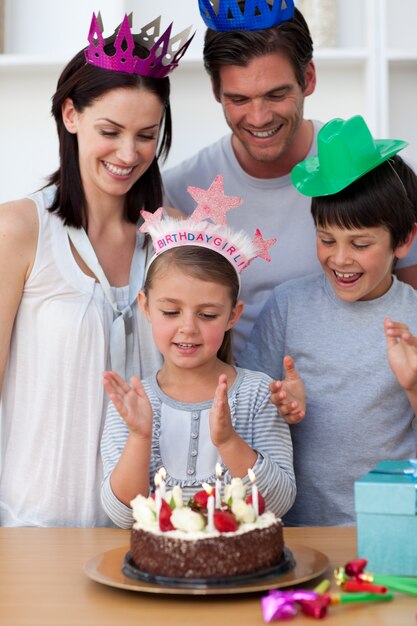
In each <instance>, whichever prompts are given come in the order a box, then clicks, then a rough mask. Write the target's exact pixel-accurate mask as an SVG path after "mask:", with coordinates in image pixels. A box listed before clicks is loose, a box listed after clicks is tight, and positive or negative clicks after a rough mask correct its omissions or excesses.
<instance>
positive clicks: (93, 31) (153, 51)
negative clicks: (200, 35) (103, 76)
mask: <svg viewBox="0 0 417 626" xmlns="http://www.w3.org/2000/svg"><path fill="white" fill-rule="evenodd" d="M160 24H161V16H159V17H157V18H156V19H154V20H153V21H152V22H149V24H146V26H144V27H143V28H142V29H141V30H140V31H139V33H136V34H132V31H131V26H132V14H130V15H129V16H128V15H125V17H124V19H123V22H122V23H121V24H120V25H119V26H118V27H117V28H116V30H115V32H116V31H118V32H117V36H116V38H115V40H114V43H113V46H114V49H115V52H114V54H111V55H109V54H107V53H106V52H105V50H104V47H105V45H106V44H107V43H109V38H107V39H104V37H103V24H102V22H101V16H100V13H99V14H98V16H97V17H96V15H95V13H93V17H92V19H91V25H90V32H89V34H88V41H89V43H90V45H89V47H88V48H87V49H86V50H85V58H86V61H87V63H90V64H91V65H95V66H96V67H102V68H104V69H106V70H111V71H113V72H125V73H127V74H140V75H141V76H149V77H151V78H164V77H165V76H167V74H169V73H170V72H172V70H174V69H175V68H176V67H177V66H178V63H179V62H180V59H181V58H182V56H183V55H184V54H185V51H186V50H187V48H188V46H189V45H190V43H191V41H192V39H193V37H194V34H195V33H194V34H193V35H192V36H191V37H190V38H189V39H188V40H187V37H188V35H189V33H190V30H191V26H190V27H189V28H186V29H185V30H183V31H182V32H181V33H179V34H178V35H175V37H173V38H172V39H170V36H171V30H172V22H171V24H170V25H169V26H168V28H167V29H166V31H165V32H164V33H163V35H162V36H161V37H160V36H159V34H160ZM135 43H136V44H140V45H141V46H143V47H144V48H145V49H146V50H148V52H149V54H148V56H147V57H146V58H145V59H141V58H140V57H138V56H136V55H134V54H133V51H134V49H135ZM176 48H178V49H177V51H176V52H174V49H176Z"/></svg>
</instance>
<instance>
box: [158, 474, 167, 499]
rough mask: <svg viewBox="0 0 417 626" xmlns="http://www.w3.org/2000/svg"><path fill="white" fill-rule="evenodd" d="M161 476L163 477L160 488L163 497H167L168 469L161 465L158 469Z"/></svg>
mask: <svg viewBox="0 0 417 626" xmlns="http://www.w3.org/2000/svg"><path fill="white" fill-rule="evenodd" d="M158 474H159V477H160V479H161V483H160V487H159V488H160V490H161V498H165V491H166V484H165V478H166V477H167V471H166V469H165V467H161V468H160V469H159V471H158Z"/></svg>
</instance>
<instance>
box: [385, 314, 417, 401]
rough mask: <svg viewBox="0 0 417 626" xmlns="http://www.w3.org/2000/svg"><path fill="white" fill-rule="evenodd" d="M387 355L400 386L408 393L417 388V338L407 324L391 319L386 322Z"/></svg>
mask: <svg viewBox="0 0 417 626" xmlns="http://www.w3.org/2000/svg"><path fill="white" fill-rule="evenodd" d="M384 331H385V336H386V339H387V355H388V362H389V364H390V367H391V369H392V371H393V373H394V374H395V376H396V378H397V380H398V382H399V384H400V385H401V387H403V389H405V390H406V391H416V388H417V337H414V335H412V334H411V332H410V331H409V329H408V326H407V324H403V323H401V322H395V321H393V320H392V319H391V318H390V317H387V318H386V319H385V321H384Z"/></svg>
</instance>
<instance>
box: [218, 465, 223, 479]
mask: <svg viewBox="0 0 417 626" xmlns="http://www.w3.org/2000/svg"><path fill="white" fill-rule="evenodd" d="M222 473H223V472H222V466H221V465H220V463H216V476H217V478H220V477H221V475H222Z"/></svg>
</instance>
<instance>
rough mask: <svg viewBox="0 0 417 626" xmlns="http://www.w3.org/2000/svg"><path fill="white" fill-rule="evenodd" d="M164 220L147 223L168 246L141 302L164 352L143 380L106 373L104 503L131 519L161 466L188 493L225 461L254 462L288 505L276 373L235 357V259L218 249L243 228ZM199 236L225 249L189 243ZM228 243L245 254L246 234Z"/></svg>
mask: <svg viewBox="0 0 417 626" xmlns="http://www.w3.org/2000/svg"><path fill="white" fill-rule="evenodd" d="M160 226H161V227H160V230H159V231H157V232H155V230H154V231H153V232H152V230H153V228H152V226H149V227H148V226H147V228H148V230H149V231H150V232H151V234H152V235H153V241H154V245H155V246H156V249H158V248H159V250H160V249H161V246H165V245H166V247H165V248H164V251H163V252H162V253H159V254H158V255H157V256H156V258H155V259H154V260H153V261H152V262H151V264H150V266H149V269H148V271H147V275H146V279H145V285H144V289H143V291H142V292H141V293H140V294H139V302H140V306H141V309H142V311H143V313H144V315H145V316H146V317H147V319H148V320H149V321H150V323H151V326H152V332H153V338H154V341H155V344H156V346H157V347H158V349H159V350H160V352H161V354H162V355H163V359H164V362H163V365H162V367H161V369H160V370H159V371H158V373H157V374H156V375H154V376H151V377H149V378H147V379H145V380H144V381H142V382H140V380H139V378H138V377H136V376H134V377H132V379H131V385H129V384H128V383H127V382H125V381H124V380H123V379H122V378H121V377H120V376H118V375H117V374H116V373H114V372H106V373H105V375H104V386H105V388H106V391H107V392H108V394H109V396H110V398H111V400H112V402H113V404H114V406H113V407H112V406H111V405H110V408H109V412H108V415H107V419H106V424H105V429H104V434H103V442H102V455H103V461H104V474H105V478H104V483H103V487H102V502H103V505H104V508H105V510H106V512H107V514H108V515H109V516H110V517H111V518H112V520H113V521H114V522H115V523H116V524H118V525H119V526H122V527H125V528H128V527H130V526H131V525H132V522H133V518H132V513H131V509H130V507H129V503H130V501H131V500H132V499H133V498H134V497H135V496H136V495H138V494H142V495H146V496H147V495H148V494H149V490H150V486H152V485H153V477H154V475H155V472H156V471H157V470H158V469H159V468H160V467H161V466H163V467H164V468H165V470H166V471H167V478H166V484H167V487H168V488H170V487H171V488H172V487H173V486H174V485H176V484H178V485H180V486H181V487H182V488H183V490H184V492H185V494H186V495H189V496H191V495H192V494H193V493H195V492H196V491H198V490H199V489H201V482H202V481H206V482H209V483H210V482H211V483H214V480H215V478H216V475H215V467H216V462H220V463H221V464H222V465H223V469H224V470H225V471H226V474H225V480H226V481H229V480H230V479H231V478H232V477H241V478H243V480H244V482H246V484H247V483H248V482H249V479H248V477H247V471H248V468H253V470H254V472H255V475H256V480H257V485H258V488H259V490H260V491H261V492H262V494H263V495H264V497H265V498H266V504H267V507H268V508H269V509H271V510H273V511H274V512H275V513H276V514H277V515H278V516H279V515H282V514H283V513H285V512H286V511H287V510H288V509H289V507H290V506H291V504H292V502H293V500H294V497H295V482H294V475H293V466H292V446H291V439H290V436H289V428H288V426H287V424H286V423H285V422H284V420H283V419H282V418H281V417H280V416H278V415H277V412H276V410H275V407H274V406H273V405H272V403H271V402H270V400H269V397H270V393H269V390H268V386H269V384H270V382H271V379H270V378H269V377H268V376H265V375H264V374H262V373H260V372H249V371H248V370H243V369H240V368H236V367H234V366H233V365H232V360H231V341H230V332H231V329H232V327H233V326H234V325H235V324H236V322H237V321H238V319H239V317H240V315H241V313H242V309H243V303H242V302H241V301H239V300H238V293H239V274H238V269H237V268H236V267H235V265H234V261H233V260H231V259H230V257H229V258H225V256H223V252H219V249H220V248H221V246H222V245H223V242H227V245H229V244H230V242H235V241H236V240H237V239H238V238H239V237H240V238H242V234H236V233H232V232H231V231H230V230H228V229H227V228H225V227H219V226H215V225H213V224H208V223H205V225H204V226H202V225H201V224H198V223H197V225H196V222H195V221H193V218H190V219H189V220H185V221H182V222H177V221H175V220H163V221H162V222H161V224H160ZM200 227H201V228H200ZM199 237H200V240H201V241H202V240H203V239H204V241H205V242H208V241H211V242H213V241H214V242H217V244H214V245H213V248H214V247H215V245H218V248H219V249H218V250H217V251H215V250H214V249H211V248H210V244H209V243H204V244H201V246H196V245H190V244H193V242H195V241H197V240H198V238H199ZM167 242H168V243H167ZM174 242H176V243H174ZM246 243H248V242H246ZM249 244H251V242H249ZM225 245H226V244H225ZM229 249H230V250H233V255H234V256H235V257H236V258H238V259H240V258H242V256H245V255H242V254H241V251H242V249H243V247H242V241H240V242H239V243H238V244H235V243H232V244H231V245H229ZM236 250H239V252H238V253H237V254H236ZM226 256H227V255H226ZM251 256H252V257H254V256H255V254H252V255H251ZM246 258H248V255H247V254H246ZM238 262H239V261H238Z"/></svg>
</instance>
